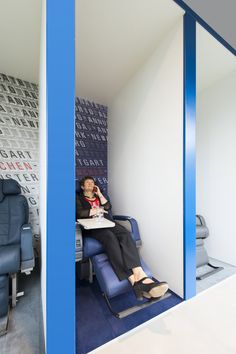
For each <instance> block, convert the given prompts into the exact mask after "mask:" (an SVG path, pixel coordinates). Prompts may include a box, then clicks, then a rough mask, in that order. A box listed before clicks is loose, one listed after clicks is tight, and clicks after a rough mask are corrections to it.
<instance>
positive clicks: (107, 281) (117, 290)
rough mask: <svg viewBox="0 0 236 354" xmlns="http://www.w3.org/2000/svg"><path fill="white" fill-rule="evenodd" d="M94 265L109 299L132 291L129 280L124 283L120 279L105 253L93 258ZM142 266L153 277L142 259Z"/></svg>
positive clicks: (99, 281) (103, 290) (100, 283)
mask: <svg viewBox="0 0 236 354" xmlns="http://www.w3.org/2000/svg"><path fill="white" fill-rule="evenodd" d="M92 263H93V267H94V271H95V274H96V277H97V280H98V283H99V285H100V288H101V290H102V292H103V293H105V294H106V295H107V296H108V297H109V298H112V297H114V296H117V295H121V294H123V293H125V292H128V291H130V290H132V286H131V284H130V282H129V281H128V280H127V279H125V280H122V281H120V280H119V279H118V277H117V275H116V274H115V272H114V270H113V268H112V266H111V264H110V262H109V260H108V257H107V255H106V254H105V253H101V254H98V255H96V256H94V257H92ZM141 264H142V268H143V269H144V272H145V273H146V274H147V276H149V277H150V276H152V273H151V271H150V269H149V268H148V267H147V265H146V264H145V262H144V261H143V260H142V259H141Z"/></svg>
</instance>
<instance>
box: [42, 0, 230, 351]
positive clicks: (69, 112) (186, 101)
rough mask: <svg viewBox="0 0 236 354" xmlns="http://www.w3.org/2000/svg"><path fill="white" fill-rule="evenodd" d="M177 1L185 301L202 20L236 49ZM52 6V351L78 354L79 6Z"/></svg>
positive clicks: (191, 283) (189, 279)
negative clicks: (180, 12) (180, 27)
mask: <svg viewBox="0 0 236 354" xmlns="http://www.w3.org/2000/svg"><path fill="white" fill-rule="evenodd" d="M173 1H175V2H176V3H177V4H178V5H180V6H181V7H182V8H183V9H184V10H185V11H186V14H185V15H184V53H183V54H184V78H183V80H184V98H183V105H184V117H183V128H184V131H183V133H184V141H183V156H184V166H183V177H184V178H183V187H184V188H183V191H184V195H183V206H184V218H183V230H184V299H189V298H191V297H192V296H194V295H195V294H196V281H195V266H196V255H195V252H196V250H195V200H196V196H195V121H196V22H198V23H200V24H201V25H202V26H203V27H204V28H205V29H206V30H207V31H208V32H210V33H211V34H212V35H213V36H214V37H215V38H216V39H217V40H218V41H220V42H221V43H222V44H223V45H224V46H225V47H226V48H227V49H228V50H230V51H231V52H232V53H233V54H234V55H235V53H236V51H235V50H234V49H233V48H232V47H231V46H230V45H229V44H228V43H227V42H226V41H224V40H223V39H222V38H221V37H220V36H219V35H218V34H217V33H216V32H215V31H213V30H212V29H211V28H210V27H209V26H208V25H207V24H206V23H205V22H204V21H203V20H202V19H201V18H200V17H199V16H198V15H197V14H195V13H194V12H193V11H192V10H191V9H190V8H189V7H188V6H187V5H186V4H185V3H184V2H183V1H181V0H173ZM46 4H47V11H46V22H47V23H46V41H47V47H46V48H47V50H46V61H47V78H46V81H47V122H48V123H47V124H48V174H47V189H48V191H47V233H48V237H47V312H46V317H47V328H46V335H47V340H46V351H47V354H54V353H57V354H60V353H63V354H64V353H68V354H73V353H75V254H74V245H75V240H74V235H75V230H74V220H75V219H74V217H75V203H74V198H75V184H74V181H75V158H74V102H75V101H74V86H75V83H74V80H75V70H74V69H75V68H74V60H75V42H74V38H75V31H74V25H75V24H74V21H75V20H74V18H75V4H74V0H66V1H56V0H46ZM62 48H63V50H62ZM65 122H66V124H65ZM63 156H64V158H62V157H63ZM61 161H63V164H61ZM59 166H62V167H61V168H59ZM55 205H59V206H60V208H55ZM62 220H63V222H61V221H62Z"/></svg>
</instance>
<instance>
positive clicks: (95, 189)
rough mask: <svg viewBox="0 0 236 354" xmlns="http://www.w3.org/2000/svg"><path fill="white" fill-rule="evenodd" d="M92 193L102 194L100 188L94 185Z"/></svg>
mask: <svg viewBox="0 0 236 354" xmlns="http://www.w3.org/2000/svg"><path fill="white" fill-rule="evenodd" d="M93 193H95V194H97V195H98V196H100V195H101V194H102V193H101V191H100V188H99V187H98V186H94V188H93Z"/></svg>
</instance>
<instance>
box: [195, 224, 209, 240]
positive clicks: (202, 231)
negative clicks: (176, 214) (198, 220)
mask: <svg viewBox="0 0 236 354" xmlns="http://www.w3.org/2000/svg"><path fill="white" fill-rule="evenodd" d="M208 236H209V230H208V228H207V226H204V225H199V226H198V225H197V226H196V238H206V237H208Z"/></svg>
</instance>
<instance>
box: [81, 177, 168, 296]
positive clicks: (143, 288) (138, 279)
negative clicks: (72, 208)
mask: <svg viewBox="0 0 236 354" xmlns="http://www.w3.org/2000/svg"><path fill="white" fill-rule="evenodd" d="M80 187H81V193H80V194H77V197H76V218H77V219H81V218H89V217H95V216H96V215H97V212H98V208H99V207H103V208H104V212H105V215H104V216H105V217H106V218H108V219H109V214H108V211H109V210H110V209H111V204H110V202H109V201H108V200H107V199H106V198H105V197H104V196H103V194H102V193H101V191H100V189H99V187H98V186H96V185H95V181H94V178H93V177H91V176H86V177H84V178H82V180H81V181H80ZM83 235H84V236H89V237H93V238H95V239H96V240H98V241H99V242H101V243H102V245H103V247H104V250H105V252H106V254H107V256H108V259H109V261H110V263H111V265H112V267H113V269H114V272H115V273H116V275H117V277H118V278H119V280H124V279H128V280H129V281H130V283H131V284H132V286H133V289H134V292H135V295H136V297H137V299H138V300H141V299H142V298H143V297H146V298H158V297H161V296H163V295H164V294H165V293H166V291H167V290H168V284H167V283H166V282H161V283H157V282H156V281H155V280H154V279H153V278H148V277H147V275H146V273H145V272H144V270H143V269H142V267H141V262H140V258H139V254H138V251H137V248H136V245H135V242H134V240H133V238H132V236H131V234H130V232H129V231H128V230H126V228H125V227H123V226H121V225H119V224H118V223H116V222H115V227H112V228H103V229H93V230H92V232H91V230H83Z"/></svg>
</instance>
